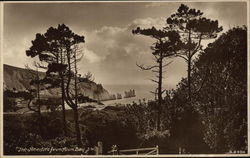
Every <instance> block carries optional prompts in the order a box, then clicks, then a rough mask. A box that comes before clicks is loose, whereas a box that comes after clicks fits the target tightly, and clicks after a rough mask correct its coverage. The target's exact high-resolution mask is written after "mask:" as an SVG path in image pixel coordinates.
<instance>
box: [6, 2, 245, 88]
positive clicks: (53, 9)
mask: <svg viewBox="0 0 250 158" xmlns="http://www.w3.org/2000/svg"><path fill="white" fill-rule="evenodd" d="M180 4H181V3H179V2H178V3H177V2H82V3H76V2H74V3H73V2H70V3H69V2H68V3H5V4H4V15H3V16H4V25H3V26H4V36H3V39H4V43H3V53H2V55H3V62H4V63H5V64H9V65H13V66H17V67H24V66H25V65H26V64H29V65H31V63H32V59H31V58H30V57H27V56H26V54H25V51H26V50H27V49H29V48H30V46H31V41H32V40H34V39H35V35H36V33H42V34H43V33H45V32H46V30H47V29H48V28H49V27H51V26H52V27H57V25H58V24H62V23H64V24H65V25H67V26H69V28H70V29H71V30H72V31H73V32H75V33H77V34H79V35H83V36H84V37H85V43H84V45H83V48H82V51H83V53H84V57H83V59H82V60H81V61H80V62H79V64H78V65H79V69H80V71H79V72H80V73H81V74H85V73H87V72H88V71H90V72H91V73H92V74H93V75H94V77H95V81H96V82H97V83H101V84H104V85H110V84H122V85H126V84H130V85H133V84H141V85H143V84H152V83H151V81H150V80H149V79H153V78H154V75H153V74H152V73H151V72H148V71H142V70H140V69H139V68H138V67H137V66H136V63H138V64H144V65H150V64H153V62H152V59H153V56H152V54H151V50H150V46H151V45H152V43H153V42H154V40H153V39H150V37H143V36H140V35H133V34H132V30H133V29H135V28H136V27H138V26H140V27H141V28H149V27H152V26H155V27H156V28H159V29H161V28H163V27H164V26H166V18H167V17H169V16H170V15H171V14H173V13H174V12H175V11H176V10H177V9H178V7H179V6H180ZM184 4H186V5H188V6H189V7H190V8H196V9H200V10H201V11H202V12H204V16H205V17H207V18H211V19H213V20H218V21H219V25H221V26H223V32H226V31H227V30H228V29H229V28H232V27H235V26H242V25H247V4H246V2H185V3H184ZM212 41H213V40H210V41H204V42H203V43H202V44H203V45H206V44H207V43H209V42H212ZM172 61H173V62H172V64H171V65H169V66H168V67H167V68H166V70H165V74H164V84H165V85H167V86H168V87H170V88H174V87H175V86H176V84H177V83H178V82H179V81H180V80H181V78H182V77H186V75H187V74H186V69H187V67H186V63H185V62H184V61H183V60H182V59H179V58H176V59H172Z"/></svg>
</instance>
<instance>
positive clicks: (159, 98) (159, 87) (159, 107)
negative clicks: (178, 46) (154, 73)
mask: <svg viewBox="0 0 250 158" xmlns="http://www.w3.org/2000/svg"><path fill="white" fill-rule="evenodd" d="M161 104H162V52H161V53H160V58H159V81H158V115H157V130H160V125H161V108H162V105H161Z"/></svg>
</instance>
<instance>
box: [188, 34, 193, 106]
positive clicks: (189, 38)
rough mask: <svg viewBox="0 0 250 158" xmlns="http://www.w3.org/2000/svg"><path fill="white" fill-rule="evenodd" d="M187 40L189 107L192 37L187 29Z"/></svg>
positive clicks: (190, 99)
mask: <svg viewBox="0 0 250 158" xmlns="http://www.w3.org/2000/svg"><path fill="white" fill-rule="evenodd" d="M188 42H189V44H190V46H189V48H188V70H187V71H188V102H189V108H191V106H192V91H191V71H192V65H191V64H192V55H191V49H190V47H191V44H192V39H191V30H189V33H188Z"/></svg>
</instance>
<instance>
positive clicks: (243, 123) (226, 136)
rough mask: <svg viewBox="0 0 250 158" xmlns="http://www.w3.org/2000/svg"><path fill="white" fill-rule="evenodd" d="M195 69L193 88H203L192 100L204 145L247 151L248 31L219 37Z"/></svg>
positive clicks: (216, 149)
mask: <svg viewBox="0 0 250 158" xmlns="http://www.w3.org/2000/svg"><path fill="white" fill-rule="evenodd" d="M194 66H195V69H194V74H193V75H194V80H193V83H194V84H193V88H195V89H197V87H200V86H199V85H202V88H201V89H200V90H199V93H197V94H196V95H195V98H194V100H195V105H196V108H197V109H198V111H199V113H200V115H201V118H202V120H203V122H204V123H205V126H204V128H205V131H207V132H205V133H204V138H205V141H206V143H207V144H208V145H209V146H210V148H211V149H212V150H213V151H214V152H216V153H224V152H227V151H229V150H234V151H236V150H241V151H244V150H247V144H246V142H247V139H246V138H247V28H246V27H241V28H233V29H231V30H229V31H228V32H226V33H224V34H223V35H221V36H220V37H219V38H218V39H217V40H216V41H215V42H213V43H211V44H209V45H208V47H207V48H206V49H205V50H204V52H203V53H201V54H200V56H199V59H198V60H197V61H196V62H195V65H194ZM204 74H207V77H206V80H205V81H202V78H203V76H204Z"/></svg>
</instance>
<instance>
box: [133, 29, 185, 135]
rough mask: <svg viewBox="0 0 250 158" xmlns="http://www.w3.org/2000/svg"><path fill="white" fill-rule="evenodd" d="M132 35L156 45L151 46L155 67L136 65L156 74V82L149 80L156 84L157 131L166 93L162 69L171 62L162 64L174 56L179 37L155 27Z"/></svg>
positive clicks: (134, 32) (172, 32) (137, 30)
mask: <svg viewBox="0 0 250 158" xmlns="http://www.w3.org/2000/svg"><path fill="white" fill-rule="evenodd" d="M132 33H133V34H141V35H145V36H150V37H152V38H154V39H156V43H154V44H153V45H152V46H151V50H153V52H152V55H153V56H154V59H155V60H154V61H155V62H156V65H153V66H143V65H138V64H136V65H137V66H138V67H139V68H141V69H142V70H151V71H152V72H154V73H156V77H157V80H154V79H151V81H153V82H155V83H157V86H158V87H157V89H156V92H152V93H154V94H156V95H157V101H158V107H157V111H158V115H157V127H156V128H157V130H160V125H161V123H160V119H161V113H162V94H163V93H164V92H165V91H166V90H163V89H162V79H163V68H164V67H166V66H168V65H169V64H171V62H172V61H170V62H168V63H166V64H165V63H164V62H165V59H168V58H171V57H173V56H174V54H175V53H174V52H175V51H177V50H178V48H179V42H180V36H179V34H178V33H177V32H175V31H167V30H157V29H156V28H155V27H152V28H150V29H141V28H140V27H138V28H137V29H135V30H133V31H132Z"/></svg>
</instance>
